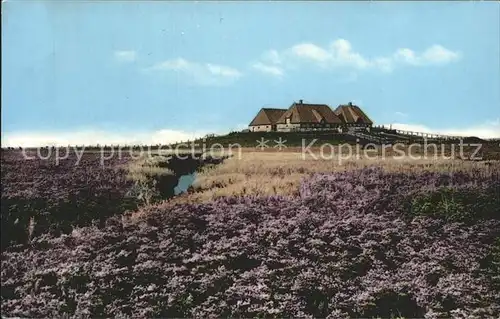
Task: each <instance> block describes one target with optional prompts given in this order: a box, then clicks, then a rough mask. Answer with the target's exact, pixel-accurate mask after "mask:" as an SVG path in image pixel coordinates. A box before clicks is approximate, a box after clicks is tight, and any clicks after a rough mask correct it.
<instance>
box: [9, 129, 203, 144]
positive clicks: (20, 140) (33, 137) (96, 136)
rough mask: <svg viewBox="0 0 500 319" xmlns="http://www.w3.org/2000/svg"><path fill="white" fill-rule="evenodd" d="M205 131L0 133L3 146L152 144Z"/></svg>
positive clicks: (193, 135) (185, 139)
mask: <svg viewBox="0 0 500 319" xmlns="http://www.w3.org/2000/svg"><path fill="white" fill-rule="evenodd" d="M207 133H208V132H204V131H198V132H186V131H177V130H169V129H163V130H158V131H153V132H127V133H116V132H106V131H102V130H81V131H71V132H14V133H2V147H18V146H21V147H38V146H46V145H49V146H51V145H54V146H67V145H97V144H100V145H132V144H136V145H137V144H143V145H154V144H163V145H165V144H169V143H175V142H181V141H183V142H185V141H187V140H193V139H194V138H198V137H202V136H205V135H206V134H207Z"/></svg>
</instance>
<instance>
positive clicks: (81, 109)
mask: <svg viewBox="0 0 500 319" xmlns="http://www.w3.org/2000/svg"><path fill="white" fill-rule="evenodd" d="M2 6H3V8H2V59H3V63H2V79H3V81H2V145H7V144H16V143H17V144H20V143H21V144H22V143H28V142H30V143H31V144H33V143H35V144H36V143H45V142H49V143H50V142H53V141H58V142H61V143H66V142H68V143H83V142H85V143H93V142H96V141H97V142H101V143H103V142H115V141H116V142H123V141H131V140H134V141H135V140H137V139H138V140H140V141H144V142H146V143H147V142H158V140H165V141H170V140H175V139H182V138H185V137H186V136H190V135H192V134H202V133H210V132H217V133H223V132H227V131H229V130H232V129H240V128H242V127H244V126H245V125H247V124H248V123H249V122H250V121H251V120H252V118H253V117H254V116H255V114H256V113H257V112H258V110H259V109H260V108H261V107H264V106H267V107H284V108H286V107H288V106H289V105H290V104H292V103H293V101H298V100H299V99H303V100H304V101H305V102H311V103H326V104H329V105H330V106H332V107H336V106H337V105H338V104H340V103H346V102H348V101H354V102H355V103H357V104H358V105H360V106H361V107H362V108H363V109H364V110H365V111H366V113H367V114H368V115H369V116H370V117H371V118H372V119H373V120H374V122H376V124H389V123H393V124H397V125H399V126H400V127H407V128H411V129H419V130H427V131H435V132H443V133H447V132H449V133H463V134H467V135H470V134H472V135H481V136H500V120H499V119H500V61H499V60H500V59H499V56H500V48H499V46H500V44H499V43H500V40H499V39H500V31H499V30H500V18H499V17H500V5H499V3H495V2H455V3H453V2H445V1H443V2H425V3H416V2H392V3H391V2H337V3H335V2H257V1H255V2H247V3H244V2H218V3H217V2H190V3H181V2H132V1H116V2H115V1H102V2H65V3H63V2H56V1H52V2H49V1H46V2H45V1H7V2H3V3H2Z"/></svg>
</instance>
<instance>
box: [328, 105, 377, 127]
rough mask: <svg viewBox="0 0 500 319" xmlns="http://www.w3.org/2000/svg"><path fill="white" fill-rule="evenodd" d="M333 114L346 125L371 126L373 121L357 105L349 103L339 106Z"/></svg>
mask: <svg viewBox="0 0 500 319" xmlns="http://www.w3.org/2000/svg"><path fill="white" fill-rule="evenodd" d="M334 112H335V114H336V115H337V116H338V117H339V118H340V120H342V122H344V123H345V124H346V125H348V126H349V125H356V126H371V125H373V121H372V120H371V119H370V118H369V117H368V116H367V115H366V114H365V112H363V111H362V110H361V108H360V107H359V106H357V105H354V104H352V103H351V102H349V103H348V104H347V105H342V104H341V105H339V106H338V107H337V108H336V109H335V111H334Z"/></svg>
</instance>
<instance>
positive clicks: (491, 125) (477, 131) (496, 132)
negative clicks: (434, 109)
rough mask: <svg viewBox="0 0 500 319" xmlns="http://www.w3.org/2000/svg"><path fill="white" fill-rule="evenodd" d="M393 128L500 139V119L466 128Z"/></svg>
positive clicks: (404, 125) (401, 125) (396, 126)
mask: <svg viewBox="0 0 500 319" xmlns="http://www.w3.org/2000/svg"><path fill="white" fill-rule="evenodd" d="M385 126H386V127H389V126H390V124H387V125H385ZM392 128H393V129H398V130H405V131H413V132H423V133H434V134H443V135H451V136H464V137H466V136H476V137H480V138H500V119H497V120H496V121H492V122H486V123H484V124H480V125H474V126H469V127H464V128H442V129H433V128H429V127H427V126H425V125H418V124H404V123H396V124H392Z"/></svg>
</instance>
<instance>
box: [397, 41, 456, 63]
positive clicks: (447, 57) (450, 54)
mask: <svg viewBox="0 0 500 319" xmlns="http://www.w3.org/2000/svg"><path fill="white" fill-rule="evenodd" d="M460 57H461V53H460V52H454V51H451V50H448V49H446V48H445V47H443V46H441V45H437V44H436V45H433V46H431V47H429V48H427V49H426V50H425V51H424V52H422V54H417V53H415V52H414V51H413V50H410V49H407V48H403V49H399V50H397V52H396V53H395V54H394V60H395V61H400V62H404V63H407V64H410V65H416V66H421V65H431V64H447V63H451V62H455V61H458V60H459V59H460Z"/></svg>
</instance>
